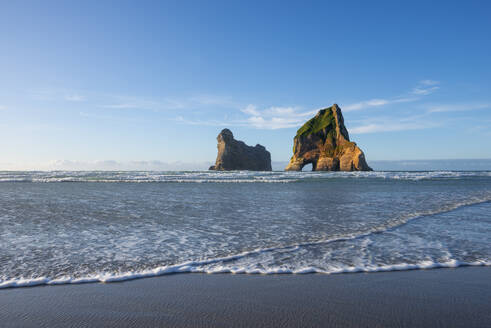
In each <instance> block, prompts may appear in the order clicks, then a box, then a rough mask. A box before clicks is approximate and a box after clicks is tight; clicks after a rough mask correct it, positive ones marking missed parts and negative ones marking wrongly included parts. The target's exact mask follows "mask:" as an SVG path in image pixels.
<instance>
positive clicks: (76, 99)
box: [65, 94, 86, 102]
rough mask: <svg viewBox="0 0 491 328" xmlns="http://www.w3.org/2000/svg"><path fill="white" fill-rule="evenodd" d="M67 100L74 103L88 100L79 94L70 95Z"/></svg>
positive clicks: (66, 97)
mask: <svg viewBox="0 0 491 328" xmlns="http://www.w3.org/2000/svg"><path fill="white" fill-rule="evenodd" d="M65 100H67V101H73V102H82V101H85V100H86V98H85V97H84V96H81V95H79V94H69V95H66V96H65Z"/></svg>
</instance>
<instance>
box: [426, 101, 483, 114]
mask: <svg viewBox="0 0 491 328" xmlns="http://www.w3.org/2000/svg"><path fill="white" fill-rule="evenodd" d="M487 108H491V103H480V104H475V103H474V104H472V103H471V104H446V105H445V104H444V105H432V106H430V107H429V108H428V113H443V112H465V111H470V110H477V109H487Z"/></svg>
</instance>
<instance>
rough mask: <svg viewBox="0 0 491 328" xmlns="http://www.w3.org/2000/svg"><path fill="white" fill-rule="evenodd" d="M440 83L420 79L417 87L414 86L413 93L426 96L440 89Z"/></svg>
mask: <svg viewBox="0 0 491 328" xmlns="http://www.w3.org/2000/svg"><path fill="white" fill-rule="evenodd" d="M439 84H440V82H439V81H434V80H422V81H419V83H418V85H417V86H416V87H415V88H413V90H412V91H411V93H412V94H413V95H418V96H426V95H429V94H432V93H433V92H435V91H437V90H438V89H440V87H439Z"/></svg>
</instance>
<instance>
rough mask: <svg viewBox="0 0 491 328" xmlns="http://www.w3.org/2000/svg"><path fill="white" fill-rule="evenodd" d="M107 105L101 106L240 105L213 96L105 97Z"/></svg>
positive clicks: (192, 106)
mask: <svg viewBox="0 0 491 328" xmlns="http://www.w3.org/2000/svg"><path fill="white" fill-rule="evenodd" d="M106 98H108V99H109V101H107V100H106V102H108V104H105V105H101V106H99V107H101V108H107V109H144V110H156V111H158V110H179V109H186V110H192V109H199V108H204V107H213V108H216V107H220V108H229V109H238V108H240V105H239V104H237V103H236V102H234V101H232V100H231V99H230V98H228V97H221V96H215V95H198V96H190V97H187V98H163V99H147V98H143V97H115V96H112V97H110V96H109V97H106Z"/></svg>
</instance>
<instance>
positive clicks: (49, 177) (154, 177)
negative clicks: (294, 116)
mask: <svg viewBox="0 0 491 328" xmlns="http://www.w3.org/2000/svg"><path fill="white" fill-rule="evenodd" d="M475 177H481V178H483V177H484V178H486V177H491V172H490V171H421V172H416V171H398V172H396V171H394V172H392V171H372V172H282V171H274V172H254V171H226V172H216V171H195V172H157V171H140V172H112V171H47V172H9V171H3V172H0V182H35V183H54V182H99V183H108V182H120V183H141V182H160V183H288V182H298V181H311V180H325V179H389V180H409V181H420V180H431V179H462V178H475Z"/></svg>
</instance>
